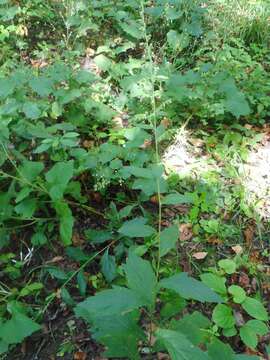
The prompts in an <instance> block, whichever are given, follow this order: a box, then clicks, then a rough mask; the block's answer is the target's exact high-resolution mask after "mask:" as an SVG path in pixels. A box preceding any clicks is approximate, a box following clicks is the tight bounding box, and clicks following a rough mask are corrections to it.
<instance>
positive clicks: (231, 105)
mask: <svg viewBox="0 0 270 360" xmlns="http://www.w3.org/2000/svg"><path fill="white" fill-rule="evenodd" d="M225 107H226V109H227V110H228V111H229V112H231V113H232V114H233V115H234V116H235V117H236V118H239V117H240V116H246V115H249V114H250V107H249V104H248V102H247V101H246V99H245V96H244V95H243V94H242V93H240V92H238V93H234V94H233V96H231V95H230V96H228V97H227V99H226V100H225Z"/></svg>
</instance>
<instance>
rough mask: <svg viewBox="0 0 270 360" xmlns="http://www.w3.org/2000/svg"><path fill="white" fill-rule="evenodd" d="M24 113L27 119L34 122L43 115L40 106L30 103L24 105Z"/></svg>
mask: <svg viewBox="0 0 270 360" xmlns="http://www.w3.org/2000/svg"><path fill="white" fill-rule="evenodd" d="M22 111H23V112H24V114H25V116H26V117H27V118H29V119H32V120H35V119H38V118H39V117H40V115H41V110H40V108H39V107H38V105H37V104H36V103H34V102H30V101H28V102H25V103H24V105H23V108H22Z"/></svg>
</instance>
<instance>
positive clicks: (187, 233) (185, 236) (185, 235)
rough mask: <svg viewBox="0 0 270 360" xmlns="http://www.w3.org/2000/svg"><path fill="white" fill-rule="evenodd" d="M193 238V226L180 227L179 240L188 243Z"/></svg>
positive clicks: (182, 225)
mask: <svg viewBox="0 0 270 360" xmlns="http://www.w3.org/2000/svg"><path fill="white" fill-rule="evenodd" d="M192 237H193V231H192V225H191V224H189V223H188V224H181V225H180V226H179V239H180V240H181V241H188V240H190V239H191V238H192Z"/></svg>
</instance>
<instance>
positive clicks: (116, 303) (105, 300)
mask: <svg viewBox="0 0 270 360" xmlns="http://www.w3.org/2000/svg"><path fill="white" fill-rule="evenodd" d="M142 305H143V304H142V301H141V299H140V297H139V296H138V295H137V294H136V293H135V292H134V291H132V290H130V289H126V288H124V287H119V286H114V287H113V289H110V290H104V291H101V292H100V293H98V294H97V295H95V296H91V297H89V298H88V299H86V300H85V301H83V302H81V303H79V304H78V305H77V306H76V308H75V314H76V316H80V317H82V318H83V319H85V320H86V321H88V322H90V323H91V322H92V321H95V320H97V319H99V318H100V317H109V316H112V315H123V314H126V313H128V312H130V311H132V310H134V309H138V308H139V307H140V306H142Z"/></svg>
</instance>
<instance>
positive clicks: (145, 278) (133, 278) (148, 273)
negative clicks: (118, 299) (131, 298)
mask: <svg viewBox="0 0 270 360" xmlns="http://www.w3.org/2000/svg"><path fill="white" fill-rule="evenodd" d="M124 270H125V273H126V277H127V283H128V287H129V288H130V289H131V290H133V291H134V292H135V293H136V294H137V295H138V296H139V298H140V300H141V303H142V304H143V305H145V306H148V307H150V308H151V307H153V306H154V303H155V298H156V292H157V280H156V276H155V273H154V271H153V269H152V267H151V265H150V263H149V262H148V261H146V260H143V259H141V258H140V257H139V256H137V255H135V254H134V253H132V252H130V253H129V255H128V259H127V262H126V265H124Z"/></svg>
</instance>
